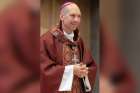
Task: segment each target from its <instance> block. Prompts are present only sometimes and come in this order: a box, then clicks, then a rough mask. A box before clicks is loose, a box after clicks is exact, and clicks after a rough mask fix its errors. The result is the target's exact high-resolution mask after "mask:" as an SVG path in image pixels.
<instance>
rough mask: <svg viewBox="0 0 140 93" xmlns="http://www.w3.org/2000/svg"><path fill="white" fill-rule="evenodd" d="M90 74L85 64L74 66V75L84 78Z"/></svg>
mask: <svg viewBox="0 0 140 93" xmlns="http://www.w3.org/2000/svg"><path fill="white" fill-rule="evenodd" d="M87 74H88V68H87V67H86V65H84V64H82V63H81V64H75V65H74V75H76V76H78V77H79V78H82V77H84V76H86V75H87Z"/></svg>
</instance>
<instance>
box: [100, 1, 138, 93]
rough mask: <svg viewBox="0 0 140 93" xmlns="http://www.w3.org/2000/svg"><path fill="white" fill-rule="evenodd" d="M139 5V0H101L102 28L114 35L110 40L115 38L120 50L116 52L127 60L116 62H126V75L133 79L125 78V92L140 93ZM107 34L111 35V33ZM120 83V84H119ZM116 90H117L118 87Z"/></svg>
mask: <svg viewBox="0 0 140 93" xmlns="http://www.w3.org/2000/svg"><path fill="white" fill-rule="evenodd" d="M139 5H140V1H139V0H100V5H99V6H100V10H99V11H100V20H101V23H102V24H103V26H104V27H101V28H102V30H105V31H107V33H109V34H111V35H112V37H111V38H108V39H110V40H111V39H112V38H113V39H115V40H114V41H113V42H114V43H116V44H114V46H116V47H118V48H119V50H118V49H116V50H117V52H116V51H115V52H116V53H118V54H117V55H121V58H122V59H125V61H121V60H120V61H119V62H116V63H120V62H121V63H122V64H124V63H125V64H124V66H123V67H125V68H127V70H126V72H127V75H126V76H127V77H131V79H130V78H129V79H128V78H125V79H124V80H125V81H126V82H127V83H126V85H124V86H121V87H122V88H123V89H125V88H126V90H127V92H123V93H140V74H139V66H140V63H139V61H140V43H139V42H140V37H139V35H140V31H139V30H140V26H139V24H140V10H139V9H140V6H139ZM106 36H108V37H110V36H109V35H106ZM106 41H107V40H106ZM110 42H112V41H110ZM100 43H101V42H100ZM101 47H102V46H101ZM111 48H112V47H110V49H111ZM101 49H102V48H101ZM114 50H115V49H114ZM118 51H119V52H118ZM115 52H114V53H115ZM106 54H107V53H106ZM111 57H112V56H111V55H110V58H111ZM101 58H102V57H101ZM116 58H117V57H116ZM104 65H105V64H104ZM118 67H120V66H118ZM122 77H125V76H121V78H122ZM127 79H128V80H127ZM120 82H123V80H122V81H121V80H120ZM132 82H133V83H132ZM123 84H124V82H123ZM100 85H101V84H100ZM120 85H121V84H120ZM120 85H119V84H118V86H120ZM100 87H101V86H100ZM115 87H116V86H115ZM117 88H118V87H117ZM113 89H114V86H113V87H112V89H111V91H113ZM118 89H119V88H118ZM114 90H115V89H114ZM132 90H135V92H134V91H133V92H132ZM124 91H125V90H124ZM114 92H117V89H116V91H114ZM114 92H110V93H114ZM117 93H121V92H117Z"/></svg>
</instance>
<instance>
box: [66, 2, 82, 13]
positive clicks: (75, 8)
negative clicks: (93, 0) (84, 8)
mask: <svg viewBox="0 0 140 93" xmlns="http://www.w3.org/2000/svg"><path fill="white" fill-rule="evenodd" d="M66 8H67V9H68V10H69V12H70V13H78V14H81V12H80V9H79V7H78V6H77V5H76V4H71V5H68V6H66Z"/></svg>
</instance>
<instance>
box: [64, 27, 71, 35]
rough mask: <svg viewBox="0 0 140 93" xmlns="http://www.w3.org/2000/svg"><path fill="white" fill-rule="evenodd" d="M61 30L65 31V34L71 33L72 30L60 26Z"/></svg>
mask: <svg viewBox="0 0 140 93" xmlns="http://www.w3.org/2000/svg"><path fill="white" fill-rule="evenodd" d="M62 29H63V31H65V32H66V33H67V34H71V33H72V32H73V31H72V30H69V29H67V28H66V27H64V26H62Z"/></svg>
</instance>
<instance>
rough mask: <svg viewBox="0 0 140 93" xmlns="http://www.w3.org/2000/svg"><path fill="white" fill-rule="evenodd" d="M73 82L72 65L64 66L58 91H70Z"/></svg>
mask: <svg viewBox="0 0 140 93" xmlns="http://www.w3.org/2000/svg"><path fill="white" fill-rule="evenodd" d="M72 82H73V65H68V66H65V70H64V74H63V77H62V81H61V84H60V86H59V91H71V89H72Z"/></svg>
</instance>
